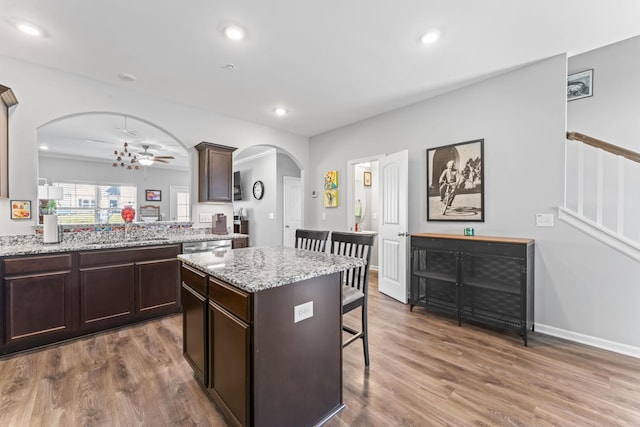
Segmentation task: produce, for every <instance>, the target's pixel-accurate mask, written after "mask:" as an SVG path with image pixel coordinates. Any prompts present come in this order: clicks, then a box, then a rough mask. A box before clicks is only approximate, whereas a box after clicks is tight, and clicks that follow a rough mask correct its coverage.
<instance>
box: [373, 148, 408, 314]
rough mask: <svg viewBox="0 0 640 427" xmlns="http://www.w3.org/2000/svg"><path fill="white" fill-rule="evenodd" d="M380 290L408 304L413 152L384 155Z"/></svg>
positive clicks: (382, 163)
mask: <svg viewBox="0 0 640 427" xmlns="http://www.w3.org/2000/svg"><path fill="white" fill-rule="evenodd" d="M379 164H380V172H379V173H380V209H379V213H380V232H379V240H378V264H379V265H378V290H379V291H380V292H382V293H383V294H386V295H389V296H390V297H391V298H394V299H397V300H398V301H400V302H402V303H404V304H406V303H407V296H408V293H409V292H408V280H407V277H408V274H407V247H408V237H407V236H408V235H409V233H408V228H409V212H408V210H409V208H408V199H409V198H408V194H409V191H408V185H409V152H408V151H407V150H404V151H400V152H399V153H394V154H391V155H389V156H386V157H383V158H381V159H380V163H379Z"/></svg>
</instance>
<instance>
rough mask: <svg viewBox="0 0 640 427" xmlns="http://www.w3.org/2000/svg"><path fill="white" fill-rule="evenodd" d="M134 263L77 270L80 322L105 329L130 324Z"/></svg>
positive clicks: (132, 310)
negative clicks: (78, 271)
mask: <svg viewBox="0 0 640 427" xmlns="http://www.w3.org/2000/svg"><path fill="white" fill-rule="evenodd" d="M133 298H134V274H133V264H120V265H109V266H105V267H95V268H85V269H80V321H81V324H82V325H83V326H85V327H91V328H93V327H94V326H95V327H96V328H108V327H111V326H116V325H120V324H123V323H125V322H127V321H130V320H131V318H132V317H133V312H134V303H133Z"/></svg>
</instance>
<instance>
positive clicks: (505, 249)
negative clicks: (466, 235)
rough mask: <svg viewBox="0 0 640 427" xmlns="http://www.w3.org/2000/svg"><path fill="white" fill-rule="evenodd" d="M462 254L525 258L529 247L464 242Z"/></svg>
mask: <svg viewBox="0 0 640 427" xmlns="http://www.w3.org/2000/svg"><path fill="white" fill-rule="evenodd" d="M462 252H467V253H470V254H471V255H473V254H482V255H498V256H506V257H513V258H525V257H526V255H527V246H526V245H516V244H510V243H490V242H464V243H463V245H462Z"/></svg>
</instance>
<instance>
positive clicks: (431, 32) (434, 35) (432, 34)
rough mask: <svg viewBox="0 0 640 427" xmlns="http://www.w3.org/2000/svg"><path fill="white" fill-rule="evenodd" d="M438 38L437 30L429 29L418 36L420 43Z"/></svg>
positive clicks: (428, 42) (432, 41)
mask: <svg viewBox="0 0 640 427" xmlns="http://www.w3.org/2000/svg"><path fill="white" fill-rule="evenodd" d="M439 38H440V31H439V30H429V31H427V32H426V33H424V34H423V35H422V36H420V41H421V42H422V44H431V43H434V42H435V41H436V40H438V39H439Z"/></svg>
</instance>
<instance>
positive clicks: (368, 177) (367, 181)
mask: <svg viewBox="0 0 640 427" xmlns="http://www.w3.org/2000/svg"><path fill="white" fill-rule="evenodd" d="M363 182H364V186H365V187H371V172H365V173H364V180H363Z"/></svg>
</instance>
